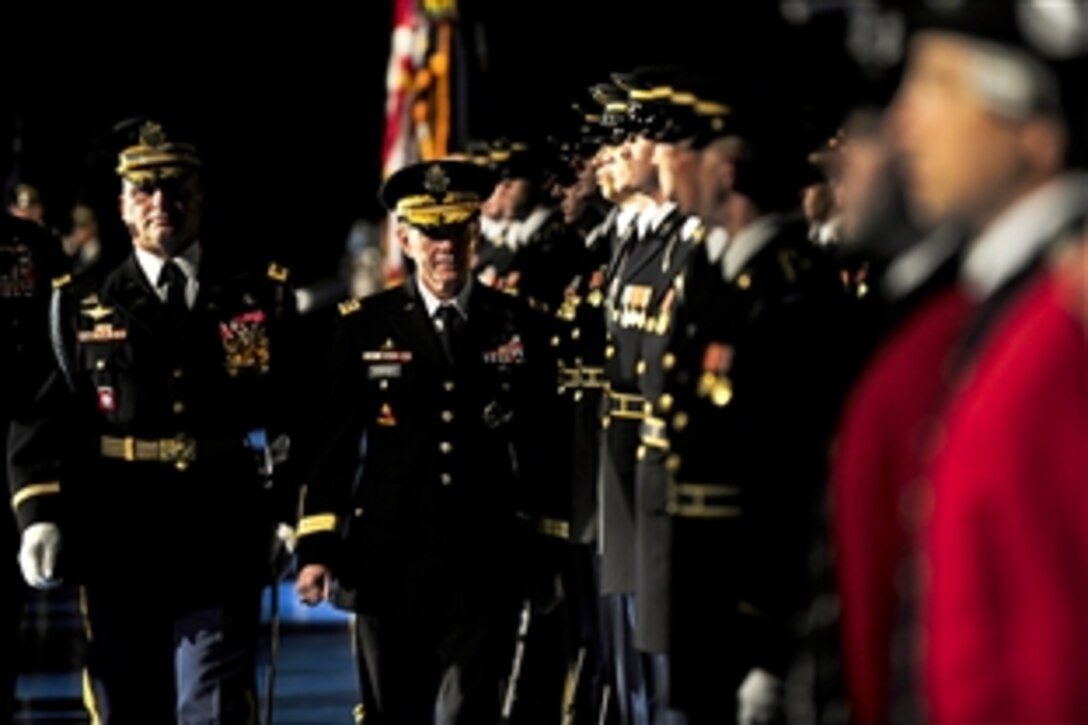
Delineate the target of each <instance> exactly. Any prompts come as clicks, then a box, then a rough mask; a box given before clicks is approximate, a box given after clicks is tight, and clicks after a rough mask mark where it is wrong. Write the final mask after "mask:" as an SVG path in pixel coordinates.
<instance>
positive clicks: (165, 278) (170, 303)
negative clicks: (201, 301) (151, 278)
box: [159, 259, 189, 320]
mask: <svg viewBox="0 0 1088 725" xmlns="http://www.w3.org/2000/svg"><path fill="white" fill-rule="evenodd" d="M187 282H188V279H187V278H186V277H185V273H184V272H182V271H181V268H180V267H178V265H177V263H176V262H174V261H173V260H172V259H171V260H167V262H166V264H164V265H163V266H162V271H161V272H160V273H159V286H163V285H165V286H166V308H167V309H168V310H169V311H170V315H171V316H172V317H173V318H174V319H176V320H177V319H181V318H183V317H184V316H185V313H186V312H188V311H189V305H188V303H187V302H186V301H185V287H186V284H187Z"/></svg>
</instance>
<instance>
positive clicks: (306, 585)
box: [295, 564, 332, 606]
mask: <svg viewBox="0 0 1088 725" xmlns="http://www.w3.org/2000/svg"><path fill="white" fill-rule="evenodd" d="M331 583H332V576H331V575H330V573H329V568H328V567H327V566H324V565H323V564H307V565H306V566H304V567H302V571H300V572H299V573H298V578H297V579H296V580H295V591H296V592H298V596H299V598H300V599H301V600H302V601H303V603H305V604H309V605H310V606H314V605H317V604H321V602H323V601H325V600H326V599H328V598H329V587H330V585H331Z"/></svg>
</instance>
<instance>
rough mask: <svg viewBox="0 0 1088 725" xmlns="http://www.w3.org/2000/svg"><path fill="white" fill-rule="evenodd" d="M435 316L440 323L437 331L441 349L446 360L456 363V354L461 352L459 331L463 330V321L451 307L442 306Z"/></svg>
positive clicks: (458, 313) (455, 309)
mask: <svg viewBox="0 0 1088 725" xmlns="http://www.w3.org/2000/svg"><path fill="white" fill-rule="evenodd" d="M436 316H437V317H438V320H439V321H440V322H441V323H442V326H441V329H440V330H439V337H440V338H441V339H442V349H443V350H444V351H445V353H446V358H447V359H448V360H449V361H450V362H451V363H454V362H456V361H457V354H458V353H459V352H460V351H461V331H462V329H463V328H464V324H465V319H464V318H463V317H462V316H461V313H460V312H459V311H458V310H457V308H456V307H454V306H453V305H442V306H441V307H439V308H438V311H437V313H436Z"/></svg>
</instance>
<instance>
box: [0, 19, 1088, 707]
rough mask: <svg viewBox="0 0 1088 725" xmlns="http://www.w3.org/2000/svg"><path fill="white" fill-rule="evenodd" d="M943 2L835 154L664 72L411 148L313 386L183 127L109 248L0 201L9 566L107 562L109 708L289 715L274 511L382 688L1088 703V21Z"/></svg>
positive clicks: (364, 672)
mask: <svg viewBox="0 0 1088 725" xmlns="http://www.w3.org/2000/svg"><path fill="white" fill-rule="evenodd" d="M912 11H913V12H912V15H911V20H912V25H911V27H912V36H911V44H910V52H909V55H908V58H907V65H906V69H905V73H904V77H903V80H902V82H901V84H900V86H899V88H898V90H897V92H896V95H895V98H894V99H893V101H892V102H891V104H890V105H888V106H886V107H879V106H871V107H863V108H858V109H856V110H855V111H854V112H853V113H851V114H850V115H849V117H848V118H847V119H846V120H845V122H844V123H843V124H842V127H841V129H840V130H839V131H838V132H837V133H836V134H835V135H834V136H833V137H832V138H830V139H829V140H826V141H825V142H822V143H819V144H814V143H811V142H810V140H809V139H808V137H807V136H806V134H805V132H804V121H805V118H804V114H803V113H802V112H801V111H800V109H797V108H794V107H791V103H790V99H780V98H775V97H774V95H773V93H771V92H769V90H768V89H766V88H760V87H758V84H757V83H755V82H754V81H755V78H754V75H755V74H752V76H753V77H751V78H750V77H748V76H747V74H746V73H745V72H744V69H730V70H729V72H728V73H713V72H708V71H713V70H715V69H706V70H705V71H698V72H697V71H694V70H692V69H688V68H679V67H665V66H657V67H643V68H638V69H635V70H633V71H631V72H628V73H617V74H614V75H613V76H612V77H611V78H609V79H607V80H606V81H603V82H601V83H599V84H596V85H594V86H592V87H591V88H589V89H587V92H586V94H585V97H584V98H583V99H582V100H580V101H579V103H578V104H576V115H575V118H574V119H573V121H572V123H571V125H570V128H568V129H564V130H562V131H561V132H559V131H557V133H556V134H555V135H554V136H553V137H551V138H549V139H548V140H547V141H546V142H544V141H536V142H532V141H523V140H519V139H511V140H500V141H494V142H488V143H478V144H472V145H470V146H469V147H468V148H466V149H465V150H464V151H463V152H462V153H460V154H458V155H456V156H454V157H452V158H449V159H444V160H439V161H429V162H423V163H419V164H414V165H411V166H408V167H405V168H404V169H402V170H400V171H398V172H397V173H395V174H394V175H393V176H391V177H390V178H389V179H388V180H387V181H386V182H385V184H384V185H383V186H382V188H381V191H380V197H381V201H382V203H383V204H384V206H385V207H386V209H388V210H389V212H390V213H391V215H392V217H393V219H394V220H395V233H396V237H397V240H398V243H399V244H400V245H401V247H402V249H403V250H404V254H405V256H406V257H407V258H408V259H409V260H410V271H409V274H408V275H407V278H406V279H405V281H404V282H403V284H401V285H399V286H397V287H394V288H391V289H387V290H385V291H382V292H377V293H375V294H372V295H368V296H366V297H363V298H361V299H360V298H358V297H350V298H348V299H346V300H345V301H343V302H342V303H341V304H340V305H339V306H338V308H337V309H336V311H335V312H334V313H333V314H335V316H336V317H337V318H338V321H337V324H336V328H337V330H336V334H335V340H334V343H333V346H332V352H331V355H330V357H329V373H328V375H327V376H326V379H324V380H320V381H317V380H313V379H312V377H307V376H305V375H301V374H299V369H298V368H297V367H296V366H295V365H294V364H293V362H294V360H295V359H296V358H297V357H299V356H300V355H301V356H303V357H305V356H307V355H324V354H326V353H325V351H323V350H321V351H314V350H305V351H300V350H299V349H298V347H297V343H295V345H293V344H292V339H295V340H297V339H299V338H298V337H297V335H298V330H299V329H300V328H301V327H305V324H306V323H305V320H304V319H303V318H300V317H299V316H298V309H297V304H296V299H297V295H296V294H295V290H294V289H293V285H292V281H291V279H290V274H289V270H288V269H287V268H286V267H284V266H282V265H280V264H279V263H278V262H276V261H271V262H269V260H262V261H261V263H260V264H257V265H255V266H254V267H253V268H252V269H247V270H242V271H239V272H234V271H232V272H230V273H228V272H227V271H226V270H224V269H223V268H221V267H219V266H217V263H216V247H215V244H216V241H215V240H214V239H212V238H206V237H205V236H203V235H202V233H201V229H200V226H199V218H200V206H201V200H202V197H201V187H200V175H201V173H204V172H203V171H202V169H201V160H200V157H199V155H198V154H197V151H196V149H195V148H193V147H192V146H190V145H188V144H186V143H183V142H181V141H178V140H176V139H174V138H173V137H172V136H169V135H168V134H167V132H166V131H165V130H164V129H163V128H162V127H160V126H157V125H156V124H153V123H145V124H143V125H141V126H139V127H138V128H133V129H132V131H133V138H132V140H131V142H130V144H129V145H126V146H125V147H124V149H123V151H122V152H121V155H120V157H119V165H118V172H119V174H120V176H121V178H122V192H121V200H122V204H121V209H122V216H123V218H124V220H125V222H126V225H127V227H128V229H129V231H130V234H131V236H132V239H133V244H134V248H133V253H132V255H131V256H130V257H129V258H128V259H127V260H126V261H125V262H124V263H122V264H121V265H120V266H119V267H117V268H115V269H114V270H112V271H111V272H109V273H108V274H104V275H91V274H88V275H78V274H77V275H71V274H65V275H61V276H57V277H55V278H54V279H53V280H52V282H50V281H49V280H50V277H51V269H53V268H51V267H50V265H51V264H54V263H55V262H54V260H52V259H51V253H50V251H49V250H50V249H53V250H54V251H56V244H55V241H54V242H52V247H51V246H50V241H49V240H48V239H47V238H43V233H42V232H41V231H40V230H37V229H36V228H35V227H33V226H32V225H27V224H21V223H17V222H15V221H13V220H10V219H5V221H4V224H5V225H7V228H5V232H4V233H5V238H4V240H3V242H2V243H3V244H4V245H6V246H5V247H4V250H5V253H6V255H7V257H6V258H7V259H10V261H11V264H10V267H11V272H10V273H6V274H7V276H5V277H3V278H2V282H3V287H2V289H0V294H2V296H3V298H4V305H3V308H4V313H3V314H4V330H5V335H6V337H5V339H4V344H5V345H6V346H8V347H9V349H10V354H6V355H5V356H4V358H3V359H4V361H5V362H4V364H5V365H8V366H9V367H10V370H9V375H8V377H7V378H6V379H8V380H11V381H18V383H17V384H15V385H11V386H9V390H8V392H7V393H6V394H5V397H4V406H5V407H4V409H5V413H6V416H7V422H8V423H9V424H10V433H9V435H8V436H7V461H8V476H9V480H10V485H11V491H12V496H13V501H12V502H13V508H14V511H15V513H16V517H17V520H18V528H19V531H20V532H21V543H20V545H19V547H18V554H17V556H15V551H12V554H13V556H12V560H13V561H14V560H16V559H17V561H18V563H19V565H20V569H21V571H20V572H15V571H13V572H12V577H15V576H17V575H21V577H22V578H23V579H25V581H26V582H28V583H29V584H31V585H32V586H37V587H49V586H54V585H55V584H56V583H58V582H59V581H60V579H61V578H64V579H66V580H69V581H72V582H75V583H78V584H79V585H80V592H81V599H82V602H83V609H84V613H85V617H86V623H87V632H86V634H87V638H88V642H89V649H88V661H87V675H86V678H85V684H86V701H87V704H88V707H89V708H90V709H91V711H92V713H93V715H94V717H96V718H98V719H99V720H100V721H105V722H118V723H121V722H141V723H148V722H172V721H174V720H175V719H176V720H177V721H180V722H213V721H214V722H220V721H222V722H252V721H253V720H254V718H256V717H257V712H256V710H257V703H256V696H255V687H254V669H255V649H256V641H257V638H256V635H257V613H258V606H257V605H258V593H259V591H260V587H261V586H262V585H263V584H264V583H265V582H266V581H267V579H268V577H269V570H268V566H267V564H266V562H265V560H266V559H267V558H268V548H269V547H268V543H267V542H268V541H269V539H271V540H273V541H274V542H277V546H274V547H273V548H274V553H276V554H281V553H282V552H281V550H280V548H279V545H280V544H282V546H284V547H287V548H288V550H289V551H290V553H291V554H293V556H294V557H295V562H296V571H297V581H296V587H297V591H298V595H299V596H300V598H301V599H302V600H303V601H305V602H308V603H311V604H315V603H318V602H321V601H324V600H329V601H332V602H333V603H334V604H336V605H337V606H341V607H343V608H346V609H349V610H351V611H353V612H354V613H355V615H356V616H355V618H354V627H353V637H354V638H355V644H356V651H357V653H358V655H359V656H358V675H359V684H360V701H361V704H360V706H359V707H358V708H357V711H356V718H357V720H358V721H360V722H364V721H365V722H368V723H373V722H377V723H397V724H400V723H432V722H433V723H471V724H473V725H478V724H480V723H494V722H510V723H560V722H561V723H564V724H571V725H573V724H576V723H620V724H622V725H627V724H629V723H634V724H642V723H664V724H674V723H675V724H680V725H682V724H684V723H691V724H692V725H698V724H701V723H728V722H739V723H744V724H745V725H749V724H753V723H775V722H858V723H881V722H919V721H925V722H934V723H1006V722H1008V723H1025V722H1039V723H1071V722H1079V721H1082V720H1085V719H1086V718H1088V688H1085V687H1084V682H1083V678H1084V674H1083V673H1084V672H1085V671H1088V627H1086V626H1085V625H1084V624H1083V621H1082V619H1083V615H1084V612H1085V611H1088V587H1086V586H1085V582H1086V581H1088V176H1085V174H1084V172H1083V171H1082V170H1081V169H1083V168H1084V167H1085V164H1086V163H1088V155H1086V151H1088V113H1086V111H1088V92H1086V91H1085V85H1084V78H1085V77H1088V76H1086V75H1085V70H1086V65H1088V17H1086V16H1088V13H1086V11H1085V9H1084V8H1083V7H1082V6H1080V5H1078V4H1076V3H1073V2H1069V3H1063V2H1049V3H1048V2H1042V1H1038V2H1036V1H1027V0H1025V1H1023V2H1016V1H1014V0H987V1H983V0H963V2H958V3H946V2H941V3H938V2H931V3H924V4H918V6H917V7H913V8H912ZM7 268H8V265H7V263H5V266H4V269H7ZM51 288H52V289H51ZM318 391H323V392H320V393H319V392H318ZM318 397H320V399H321V400H322V401H323V402H322V404H321V405H322V407H321V411H320V413H319V414H316V415H314V416H299V415H294V414H292V412H293V411H298V410H305V409H307V407H306V405H305V404H301V405H300V404H299V403H298V401H299V400H303V401H305V400H309V399H311V398H318ZM299 440H312V444H310V445H305V446H301V447H300V446H298V445H291V443H292V442H297V441H299ZM280 558H281V557H280ZM148 562H150V563H148ZM13 616H14V615H13ZM9 619H10V618H9ZM4 651H5V652H9V651H10V648H5V649H4ZM345 717H347V716H346V714H345Z"/></svg>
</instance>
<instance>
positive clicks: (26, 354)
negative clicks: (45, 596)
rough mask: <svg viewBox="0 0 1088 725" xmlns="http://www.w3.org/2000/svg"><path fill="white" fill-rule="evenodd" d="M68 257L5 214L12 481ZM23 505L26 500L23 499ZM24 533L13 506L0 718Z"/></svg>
mask: <svg viewBox="0 0 1088 725" xmlns="http://www.w3.org/2000/svg"><path fill="white" fill-rule="evenodd" d="M63 266H64V260H63V258H62V256H61V251H60V240H59V239H57V238H55V237H53V236H52V235H51V234H49V233H48V232H46V231H45V230H44V229H42V228H41V227H39V226H38V225H36V224H33V223H32V222H28V221H23V220H22V219H16V218H15V217H12V216H10V215H7V214H0V380H3V381H4V387H3V391H2V392H0V420H2V421H3V429H2V431H0V450H2V451H3V453H4V454H5V455H4V460H5V463H4V464H3V465H4V468H3V473H2V475H3V477H4V480H5V483H6V482H7V465H6V453H7V438H8V427H9V424H10V421H11V419H12V418H13V417H15V416H20V415H25V414H26V411H27V407H28V406H29V405H30V404H31V403H32V401H33V399H34V391H35V389H36V387H37V386H38V385H39V384H40V383H41V379H42V370H43V369H45V368H47V367H48V363H49V356H50V352H49V344H48V338H47V337H46V335H45V330H46V320H47V310H48V306H49V293H50V280H51V279H53V278H54V277H55V276H56V275H59V274H60V273H61V271H62V269H63ZM20 505H21V502H20ZM17 550H18V532H17V528H16V525H15V516H14V513H13V512H12V510H11V509H10V508H9V509H8V510H6V511H5V512H4V513H3V514H2V515H0V554H2V555H3V556H4V557H5V563H4V564H3V566H2V567H0V577H3V581H4V587H5V589H4V592H5V594H4V597H3V600H2V601H0V722H8V721H9V720H10V718H11V716H12V712H11V708H12V697H13V695H14V689H15V688H14V685H15V644H16V641H17V640H18V632H19V626H20V623H21V621H22V613H23V596H22V593H23V591H24V588H25V585H24V583H23V577H22V574H21V573H20V572H19V569H18V566H17V565H16V551H17Z"/></svg>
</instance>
